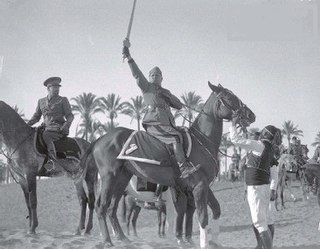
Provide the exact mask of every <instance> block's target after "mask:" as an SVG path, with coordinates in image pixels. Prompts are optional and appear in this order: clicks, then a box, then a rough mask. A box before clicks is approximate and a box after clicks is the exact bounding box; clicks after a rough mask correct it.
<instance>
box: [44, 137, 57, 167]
mask: <svg viewBox="0 0 320 249" xmlns="http://www.w3.org/2000/svg"><path fill="white" fill-rule="evenodd" d="M47 149H48V158H49V160H48V162H47V163H46V164H45V165H44V168H45V169H46V170H47V171H48V172H50V171H52V170H53V169H54V168H55V165H54V164H55V162H57V160H58V159H57V156H56V152H55V149H54V145H53V143H52V142H51V143H48V144H47Z"/></svg>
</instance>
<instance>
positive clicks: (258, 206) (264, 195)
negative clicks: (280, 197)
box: [247, 184, 272, 233]
mask: <svg viewBox="0 0 320 249" xmlns="http://www.w3.org/2000/svg"><path fill="white" fill-rule="evenodd" d="M247 199H248V204H249V208H250V213H251V219H252V223H253V225H254V226H255V227H256V228H257V229H258V231H259V233H261V232H263V231H267V230H268V224H272V221H271V219H270V218H269V203H270V185H269V184H264V185H256V186H248V187H247Z"/></svg>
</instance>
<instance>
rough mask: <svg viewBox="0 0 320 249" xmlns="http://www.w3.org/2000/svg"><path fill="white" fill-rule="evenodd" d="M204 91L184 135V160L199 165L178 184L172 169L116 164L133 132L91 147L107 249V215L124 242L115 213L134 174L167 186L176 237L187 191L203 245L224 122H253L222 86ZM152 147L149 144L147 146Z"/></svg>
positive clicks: (113, 134)
mask: <svg viewBox="0 0 320 249" xmlns="http://www.w3.org/2000/svg"><path fill="white" fill-rule="evenodd" d="M209 87H210V88H211V90H212V91H213V92H212V93H211V94H210V96H209V98H208V100H207V101H206V103H205V104H204V106H203V109H202V110H201V112H200V113H199V114H198V116H197V118H196V119H195V121H194V122H193V123H192V125H191V127H190V130H189V132H190V134H191V138H192V150H191V153H190V156H189V159H190V160H191V161H192V162H193V163H194V164H200V169H199V170H198V171H197V172H195V173H194V174H193V175H191V176H190V177H188V178H186V179H179V176H178V175H177V172H176V171H177V168H175V167H176V166H174V164H173V165H169V167H166V166H164V167H161V166H160V167H158V166H150V165H145V166H144V167H143V166H140V165H137V164H135V163H134V162H131V161H129V160H123V159H118V158H117V157H118V155H119V153H120V152H121V150H122V147H123V145H124V144H125V143H126V141H127V139H128V138H129V137H130V135H131V134H132V132H133V131H132V130H130V129H127V128H123V127H117V128H115V129H114V130H113V131H112V132H109V133H107V134H105V135H104V136H102V137H100V139H98V140H97V141H96V142H95V144H94V146H93V147H92V155H93V157H94V159H95V162H96V163H97V167H98V170H99V174H100V176H101V190H100V193H99V195H98V196H97V201H96V207H95V208H96V212H97V217H98V221H99V225H100V232H101V234H102V236H103V240H104V243H105V246H106V247H109V246H112V245H113V244H112V242H111V238H110V234H109V231H108V228H107V222H106V214H107V212H108V215H109V219H110V222H111V224H112V227H113V229H114V231H115V233H116V236H117V238H118V239H121V240H127V238H126V236H125V235H124V233H123V231H122V229H121V227H120V224H119V221H118V218H117V208H118V203H119V200H120V198H121V196H122V195H123V192H124V190H125V189H126V187H127V185H128V183H129V181H130V179H131V177H132V175H133V174H134V175H136V176H138V177H142V178H144V179H147V180H148V181H150V182H153V183H158V184H161V185H164V186H170V187H171V191H172V196H173V202H174V205H175V209H176V212H177V221H176V234H177V235H180V234H181V232H180V231H178V230H179V229H180V226H181V223H180V222H179V220H180V221H181V217H183V216H184V214H185V212H186V209H187V197H186V196H187V195H188V194H189V193H188V192H191V193H192V195H193V198H194V204H195V207H196V211H197V216H198V222H199V226H200V247H201V248H204V247H206V246H207V244H208V238H207V236H206V226H207V225H208V210H207V203H208V204H209V206H210V207H211V206H214V205H215V204H216V203H214V204H213V199H212V196H213V195H212V191H210V190H209V184H210V183H211V182H212V181H213V180H214V179H215V177H216V176H217V174H218V172H219V164H218V160H217V154H218V151H219V146H220V142H221V137H222V129H223V120H224V119H226V120H228V121H230V120H231V119H232V117H233V116H234V115H238V116H239V124H240V125H242V126H248V125H249V124H251V123H252V122H254V121H255V115H254V113H253V112H252V111H251V110H250V109H249V108H248V107H246V106H245V105H244V104H243V103H242V102H241V100H240V99H239V98H238V97H237V96H236V95H234V94H233V93H232V92H231V91H230V90H228V89H226V88H223V87H222V86H221V85H219V86H215V85H212V84H211V83H210V82H209ZM151 146H152V144H150V147H151ZM170 166H171V167H170ZM185 193H188V194H185ZM213 208H214V207H213ZM177 235H176V236H177ZM178 239H179V238H178Z"/></svg>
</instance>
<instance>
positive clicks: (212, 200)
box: [208, 188, 221, 246]
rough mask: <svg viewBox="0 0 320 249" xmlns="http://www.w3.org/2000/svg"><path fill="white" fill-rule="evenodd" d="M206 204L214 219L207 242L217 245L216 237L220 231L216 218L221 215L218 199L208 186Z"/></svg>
mask: <svg viewBox="0 0 320 249" xmlns="http://www.w3.org/2000/svg"><path fill="white" fill-rule="evenodd" d="M208 205H209V207H210V209H211V211H212V218H213V219H214V220H215V221H214V222H213V223H212V226H211V240H210V241H209V244H210V245H211V244H213V245H215V246H217V245H219V243H218V237H219V233H220V225H219V221H218V219H219V218H220V215H221V208H220V204H219V202H218V200H217V199H216V197H215V196H214V194H213V192H212V190H211V189H210V188H209V189H208Z"/></svg>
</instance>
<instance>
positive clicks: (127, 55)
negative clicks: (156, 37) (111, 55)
mask: <svg viewBox="0 0 320 249" xmlns="http://www.w3.org/2000/svg"><path fill="white" fill-rule="evenodd" d="M130 46H131V44H130V41H129V39H127V38H126V39H124V40H123V48H122V55H123V58H127V59H130V58H131V55H130V51H129V48H130Z"/></svg>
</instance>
